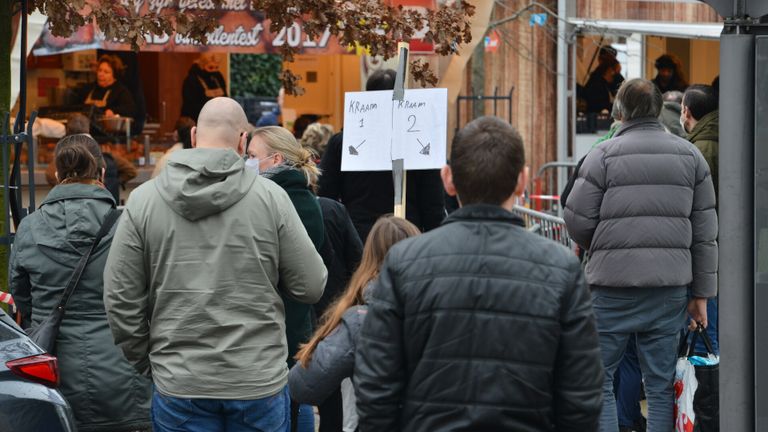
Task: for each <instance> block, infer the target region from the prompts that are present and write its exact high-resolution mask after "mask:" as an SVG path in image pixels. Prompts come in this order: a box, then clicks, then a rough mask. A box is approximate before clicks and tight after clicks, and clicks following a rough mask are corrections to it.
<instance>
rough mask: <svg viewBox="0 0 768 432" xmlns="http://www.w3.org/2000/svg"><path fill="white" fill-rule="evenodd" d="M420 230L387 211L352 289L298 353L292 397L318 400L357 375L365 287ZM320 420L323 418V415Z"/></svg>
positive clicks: (352, 420) (349, 413)
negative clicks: (399, 245)
mask: <svg viewBox="0 0 768 432" xmlns="http://www.w3.org/2000/svg"><path fill="white" fill-rule="evenodd" d="M418 234H420V232H419V229H418V228H416V226H415V225H413V224H412V223H410V222H408V221H407V220H405V219H401V218H398V217H395V216H392V215H385V216H382V217H381V218H380V219H379V220H378V221H376V224H374V226H373V228H372V229H371V233H370V234H369V235H368V239H367V241H366V242H365V247H364V248H363V258H362V261H361V262H360V266H359V267H358V268H357V270H356V271H355V273H354V274H353V275H352V278H351V279H350V281H349V286H348V287H347V290H346V291H345V292H344V294H342V295H341V296H340V297H339V298H338V299H337V300H336V301H335V302H334V304H332V305H331V306H329V307H328V309H327V311H326V312H325V314H324V315H323V317H322V318H321V324H320V326H319V327H318V329H317V331H316V332H315V334H314V335H313V336H312V339H310V340H309V342H308V343H307V344H305V345H303V346H302V347H301V349H300V350H299V352H298V353H297V354H296V360H297V363H296V365H294V366H293V368H291V371H290V374H289V375H288V387H289V390H290V393H291V398H292V399H293V400H295V401H297V402H299V403H303V404H312V405H319V404H321V403H323V402H324V401H325V400H326V399H327V398H328V397H329V396H331V394H333V393H334V392H335V391H336V390H337V389H338V388H339V386H341V384H342V381H344V380H345V379H347V378H351V377H352V372H353V370H354V367H355V347H356V345H357V340H358V336H359V335H360V328H361V327H362V325H363V321H364V320H365V315H366V312H367V309H368V307H367V306H366V298H367V297H368V295H367V293H366V291H367V289H368V286H369V285H370V284H371V282H372V281H373V280H375V279H376V277H377V276H378V274H379V268H380V267H381V264H382V263H383V261H384V257H385V256H386V255H387V252H388V251H389V249H390V248H391V247H392V246H393V245H395V243H397V242H399V241H400V240H404V239H406V238H408V237H413V236H416V235H418ZM348 388H349V387H348V386H344V387H342V395H343V399H344V431H354V430H355V429H356V428H357V421H356V411H355V397H354V394H350V393H348V392H347V394H344V393H345V389H348ZM320 421H321V423H322V421H323V419H322V418H321V419H320Z"/></svg>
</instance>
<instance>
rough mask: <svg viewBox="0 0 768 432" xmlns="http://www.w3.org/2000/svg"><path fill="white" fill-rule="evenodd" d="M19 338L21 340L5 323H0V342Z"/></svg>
mask: <svg viewBox="0 0 768 432" xmlns="http://www.w3.org/2000/svg"><path fill="white" fill-rule="evenodd" d="M18 338H19V334H18V333H16V332H15V331H13V330H11V329H9V328H8V327H7V326H6V324H5V323H4V322H3V323H0V342H5V341H9V340H14V339H18Z"/></svg>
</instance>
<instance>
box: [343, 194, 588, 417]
mask: <svg viewBox="0 0 768 432" xmlns="http://www.w3.org/2000/svg"><path fill="white" fill-rule="evenodd" d="M368 305H369V309H368V317H367V318H366V320H365V323H364V324H363V327H362V330H361V336H360V340H359V344H358V350H357V352H356V359H355V375H354V377H355V387H356V393H357V398H358V399H357V410H358V414H359V416H360V423H359V426H360V430H361V431H365V432H378V431H395V430H398V431H406V432H415V431H425V432H426V431H430V432H432V431H473V432H480V431H516V432H527V431H531V432H532V431H574V432H575V431H578V432H589V431H595V430H597V424H598V417H599V414H600V410H601V407H602V383H603V368H602V365H601V360H600V351H599V348H598V337H597V331H596V330H595V320H594V316H593V313H592V303H591V300H590V294H589V292H588V290H587V287H586V285H585V283H584V278H583V276H582V272H581V268H580V266H579V262H578V260H577V259H576V257H575V256H574V255H573V254H572V253H571V252H570V251H568V250H567V249H566V248H564V247H562V246H560V245H557V244H555V243H554V242H552V241H550V240H547V239H545V238H543V237H540V236H537V235H535V234H532V233H529V232H528V231H526V229H525V228H524V227H523V222H522V220H520V219H519V218H518V217H517V216H515V215H513V214H512V213H510V212H508V211H507V210H504V209H502V208H501V207H498V206H490V205H472V206H467V207H463V208H461V209H459V210H457V211H456V212H454V213H452V214H451V216H449V217H448V219H447V220H446V221H445V222H444V224H443V226H442V227H440V228H438V229H436V230H434V231H432V232H429V233H427V234H424V235H421V236H419V237H415V238H411V239H407V240H404V241H402V242H400V243H398V244H397V245H395V246H394V247H393V248H392V249H391V250H390V252H389V254H388V255H387V258H386V260H385V261H384V265H383V266H382V269H381V273H380V275H379V279H378V281H377V282H376V284H375V285H374V286H373V288H372V298H371V299H370V301H369V304H368Z"/></svg>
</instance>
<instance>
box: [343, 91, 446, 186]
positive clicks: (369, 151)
mask: <svg viewBox="0 0 768 432" xmlns="http://www.w3.org/2000/svg"><path fill="white" fill-rule="evenodd" d="M392 93H393V92H392V90H388V91H374V92H351V93H346V95H345V98H344V106H345V112H344V149H343V152H342V157H341V170H342V171H391V170H392V160H394V159H404V160H405V169H406V170H424V169H436V168H442V166H443V165H445V160H446V142H447V131H448V90H447V89H418V90H405V97H404V98H403V100H402V101H393V100H392Z"/></svg>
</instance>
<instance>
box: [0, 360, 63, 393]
mask: <svg viewBox="0 0 768 432" xmlns="http://www.w3.org/2000/svg"><path fill="white" fill-rule="evenodd" d="M5 365H6V366H7V367H8V369H10V370H11V372H13V373H15V374H16V375H19V376H21V377H24V378H27V379H29V380H32V381H34V382H38V383H40V384H44V385H46V386H48V387H58V385H59V364H58V362H57V361H56V357H54V356H52V355H48V354H41V355H36V356H32V357H24V358H20V359H16V360H11V361H8V362H5Z"/></svg>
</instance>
